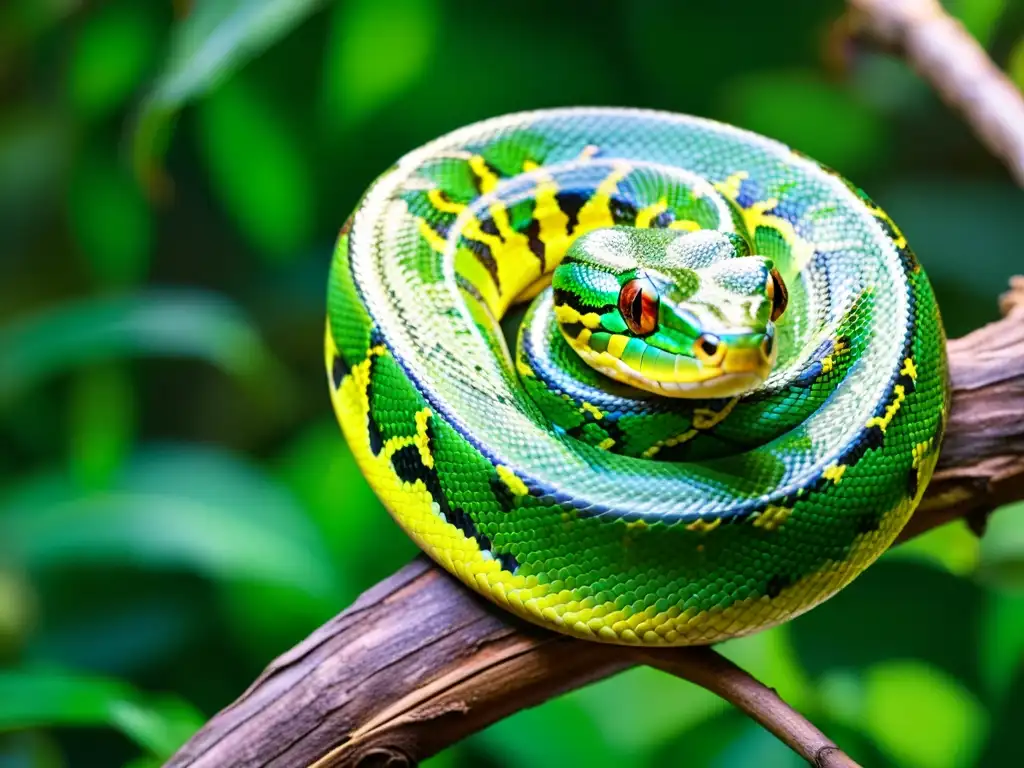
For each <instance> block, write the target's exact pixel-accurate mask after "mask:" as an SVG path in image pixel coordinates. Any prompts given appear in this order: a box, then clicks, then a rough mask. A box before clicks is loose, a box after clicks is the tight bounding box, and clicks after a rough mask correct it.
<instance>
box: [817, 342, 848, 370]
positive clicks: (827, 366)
mask: <svg viewBox="0 0 1024 768" xmlns="http://www.w3.org/2000/svg"><path fill="white" fill-rule="evenodd" d="M849 349H850V345H849V344H847V343H846V342H845V341H844V340H843V339H836V341H835V343H834V344H833V345H832V351H831V352H829V353H828V354H827V355H825V357H824V358H822V361H821V372H822V373H828V372H829V371H831V370H832V368H833V367H834V366H835V364H836V358H838V357H839V356H841V355H842V354H844V353H845V352H847V351H849Z"/></svg>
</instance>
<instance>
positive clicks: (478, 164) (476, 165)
mask: <svg viewBox="0 0 1024 768" xmlns="http://www.w3.org/2000/svg"><path fill="white" fill-rule="evenodd" d="M469 168H470V170H471V171H473V173H474V174H475V175H476V177H477V179H479V181H480V191H481V192H482V193H483V194H485V195H486V194H489V193H491V192H493V191H494V188H495V187H497V186H498V176H497V175H496V174H495V173H494V171H492V170H491V169H490V167H489V166H488V165H487V161H486V160H484V157H483V155H473V156H471V157H470V158H469Z"/></svg>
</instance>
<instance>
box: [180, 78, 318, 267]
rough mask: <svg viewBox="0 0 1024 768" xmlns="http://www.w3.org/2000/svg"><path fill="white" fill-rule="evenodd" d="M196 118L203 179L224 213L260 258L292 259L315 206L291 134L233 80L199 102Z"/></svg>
mask: <svg viewBox="0 0 1024 768" xmlns="http://www.w3.org/2000/svg"><path fill="white" fill-rule="evenodd" d="M197 118H198V120H197V124H196V127H197V131H198V139H199V147H200V149H201V150H202V153H203V157H204V159H205V162H206V166H207V168H208V170H209V172H210V181H211V183H212V185H213V187H214V189H215V190H216V191H217V193H218V195H219V196H220V198H221V200H222V201H223V203H224V205H225V207H226V208H227V209H228V212H229V213H230V214H231V215H232V216H233V217H234V218H235V220H236V221H237V222H238V225H239V227H240V228H241V230H242V231H243V232H244V233H245V235H246V236H247V237H248V238H249V240H251V241H252V243H253V245H255V246H256V247H257V248H258V249H259V252H260V253H261V254H262V255H264V256H266V257H268V258H269V259H271V260H274V261H282V260H288V259H292V258H294V257H296V256H297V255H298V254H299V252H300V250H301V249H302V247H303V246H304V245H306V244H307V243H308V241H309V239H310V237H311V234H312V228H313V218H314V217H313V212H314V210H315V208H316V199H315V197H314V194H313V179H312V174H311V172H310V168H309V166H308V164H307V162H306V159H305V157H304V156H303V153H302V150H301V149H300V147H299V142H298V137H297V136H295V135H294V134H293V132H292V131H291V130H290V129H289V127H288V126H287V125H286V123H285V122H284V119H283V117H282V115H281V114H280V113H279V112H277V111H275V110H274V109H273V108H272V106H271V105H269V104H268V103H267V101H266V99H265V97H264V96H263V95H262V94H260V93H259V92H257V91H256V90H255V89H254V87H252V86H250V85H247V84H246V83H245V81H244V80H240V79H238V78H235V79H233V80H232V81H230V82H228V83H225V84H224V85H223V86H222V87H220V88H218V89H217V91H216V93H214V94H212V95H211V96H210V98H208V99H207V100H205V101H204V102H203V103H202V104H201V105H200V109H199V111H198V115H197Z"/></svg>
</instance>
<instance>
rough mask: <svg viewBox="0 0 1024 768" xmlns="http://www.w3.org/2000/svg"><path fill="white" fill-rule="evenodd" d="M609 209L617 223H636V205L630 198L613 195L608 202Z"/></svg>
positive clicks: (613, 220)
mask: <svg viewBox="0 0 1024 768" xmlns="http://www.w3.org/2000/svg"><path fill="white" fill-rule="evenodd" d="M608 210H609V211H611V214H612V222H614V223H615V224H616V225H622V224H630V225H631V224H635V223H636V214H637V209H636V205H635V204H634V203H632V202H630V201H629V200H625V199H623V198H621V197H613V198H612V199H611V200H610V201H609V202H608Z"/></svg>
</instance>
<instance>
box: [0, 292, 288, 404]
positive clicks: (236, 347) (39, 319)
mask: <svg viewBox="0 0 1024 768" xmlns="http://www.w3.org/2000/svg"><path fill="white" fill-rule="evenodd" d="M131 355H135V356H155V357H163V356H172V357H198V358H200V359H203V360H206V361H208V362H210V363H212V364H213V365H216V366H218V367H219V368H222V369H223V370H225V371H227V372H229V373H231V374H233V375H236V376H240V377H242V378H245V379H252V380H257V381H260V380H262V381H267V380H268V379H277V378H279V377H280V375H281V373H280V371H279V369H278V367H277V363H276V361H274V360H273V359H272V358H271V357H270V354H269V352H268V351H267V349H266V347H265V346H264V345H263V342H262V341H261V340H260V338H259V336H258V335H257V333H256V330H255V329H254V328H253V326H252V325H251V323H250V322H249V320H248V319H247V318H246V317H245V316H244V315H243V314H242V313H241V311H240V310H239V309H238V307H236V306H235V305H233V304H232V303H230V302H229V301H227V300H225V299H223V298H221V297H219V296H217V295H214V294H210V293H204V292H201V291H192V290H164V291H151V292H145V293H141V292H140V293H133V294H129V295H124V296H113V297H101V298H90V299H82V300H80V301H74V302H65V303H62V304H59V305H57V306H55V307H54V308H52V309H46V310H43V311H41V312H39V313H37V314H35V315H30V316H26V317H24V318H21V319H20V320H19V321H17V322H16V323H13V324H10V325H7V326H6V327H3V328H0V360H3V361H4V364H3V365H2V366H0V406H3V405H6V404H8V403H9V402H10V401H11V400H12V399H13V398H14V397H15V396H16V395H18V394H19V393H21V392H24V391H25V390H27V389H29V388H31V387H33V386H36V385H37V384H38V383H39V382H40V381H42V380H43V379H46V378H47V377H49V376H52V375H54V374H57V373H62V372H65V371H67V370H69V369H71V368H75V367H78V366H80V365H83V364H85V363H93V362H97V361H102V360H110V359H115V358H119V357H126V356H131Z"/></svg>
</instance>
